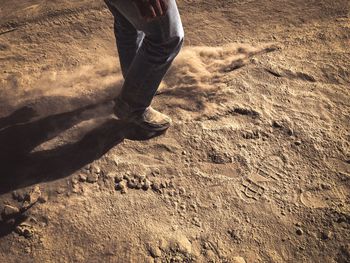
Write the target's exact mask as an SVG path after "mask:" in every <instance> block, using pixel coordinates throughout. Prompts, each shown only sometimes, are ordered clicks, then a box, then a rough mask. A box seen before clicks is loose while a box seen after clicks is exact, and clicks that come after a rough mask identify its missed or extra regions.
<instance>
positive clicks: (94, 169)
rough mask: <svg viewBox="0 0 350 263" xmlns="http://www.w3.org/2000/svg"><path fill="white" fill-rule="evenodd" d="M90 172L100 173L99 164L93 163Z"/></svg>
mask: <svg viewBox="0 0 350 263" xmlns="http://www.w3.org/2000/svg"><path fill="white" fill-rule="evenodd" d="M91 173H95V174H100V173H101V168H100V167H99V166H97V165H96V164H94V165H92V166H91Z"/></svg>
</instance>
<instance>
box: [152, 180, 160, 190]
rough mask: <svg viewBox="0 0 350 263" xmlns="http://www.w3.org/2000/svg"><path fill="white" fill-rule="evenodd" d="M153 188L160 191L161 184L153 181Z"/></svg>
mask: <svg viewBox="0 0 350 263" xmlns="http://www.w3.org/2000/svg"><path fill="white" fill-rule="evenodd" d="M152 190H153V191H156V192H158V191H159V190H160V186H159V184H158V183H155V182H154V183H152Z"/></svg>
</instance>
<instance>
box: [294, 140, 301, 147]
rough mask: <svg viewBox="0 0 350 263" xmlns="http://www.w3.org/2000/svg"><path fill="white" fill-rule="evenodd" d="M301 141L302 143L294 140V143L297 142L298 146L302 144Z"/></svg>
mask: <svg viewBox="0 0 350 263" xmlns="http://www.w3.org/2000/svg"><path fill="white" fill-rule="evenodd" d="M301 143H302V142H301V141H295V142H294V144H295V145H296V146H299V145H301Z"/></svg>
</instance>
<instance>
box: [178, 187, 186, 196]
mask: <svg viewBox="0 0 350 263" xmlns="http://www.w3.org/2000/svg"><path fill="white" fill-rule="evenodd" d="M179 194H180V195H184V194H186V189H185V188H183V187H179Z"/></svg>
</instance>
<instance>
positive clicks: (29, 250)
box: [24, 247, 32, 254]
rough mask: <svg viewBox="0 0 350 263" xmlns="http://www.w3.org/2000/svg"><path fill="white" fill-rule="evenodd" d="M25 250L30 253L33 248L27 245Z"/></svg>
mask: <svg viewBox="0 0 350 263" xmlns="http://www.w3.org/2000/svg"><path fill="white" fill-rule="evenodd" d="M24 252H26V253H27V254H29V253H30V252H32V249H31V248H30V247H26V248H25V249H24Z"/></svg>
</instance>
